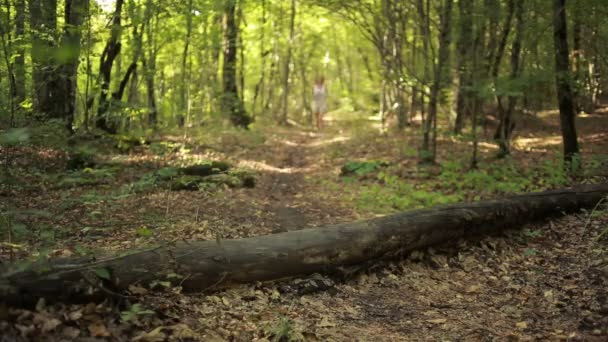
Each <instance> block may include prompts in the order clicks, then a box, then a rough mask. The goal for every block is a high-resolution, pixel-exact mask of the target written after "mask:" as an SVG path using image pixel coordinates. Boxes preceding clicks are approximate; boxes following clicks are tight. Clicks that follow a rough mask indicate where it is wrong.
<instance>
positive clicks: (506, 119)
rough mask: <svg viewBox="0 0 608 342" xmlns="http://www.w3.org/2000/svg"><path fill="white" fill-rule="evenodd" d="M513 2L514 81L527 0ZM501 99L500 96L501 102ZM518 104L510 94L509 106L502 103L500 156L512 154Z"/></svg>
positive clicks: (512, 78) (516, 75)
mask: <svg viewBox="0 0 608 342" xmlns="http://www.w3.org/2000/svg"><path fill="white" fill-rule="evenodd" d="M511 2H512V3H513V6H514V7H513V11H514V14H515V38H514V39H513V46H512V47H511V75H510V76H509V78H510V79H511V81H512V82H513V83H515V81H516V80H517V79H518V78H519V74H520V69H521V65H520V54H521V41H522V36H523V30H524V2H525V0H518V1H511ZM500 101H501V99H500V96H499V103H500ZM516 104H517V97H515V96H509V97H508V104H507V108H506V109H504V108H503V107H502V105H500V106H499V108H500V114H501V115H500V122H499V123H498V128H497V131H496V134H495V137H497V138H498V149H499V151H498V157H499V158H501V157H505V156H507V155H509V154H511V135H512V134H513V129H514V128H515V120H514V117H513V114H514V112H515V105H516Z"/></svg>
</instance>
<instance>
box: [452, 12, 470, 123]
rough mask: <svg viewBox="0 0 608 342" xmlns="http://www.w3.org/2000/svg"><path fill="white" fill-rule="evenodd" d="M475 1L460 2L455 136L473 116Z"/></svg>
mask: <svg viewBox="0 0 608 342" xmlns="http://www.w3.org/2000/svg"><path fill="white" fill-rule="evenodd" d="M473 5H474V4H473V0H461V1H458V9H459V12H460V13H459V14H460V36H459V38H458V43H457V45H458V46H457V50H458V95H457V98H456V120H455V122H454V134H461V133H462V129H463V128H464V123H465V121H466V119H467V118H468V117H470V114H471V103H472V101H474V99H473V98H472V96H471V94H472V92H471V85H472V84H471V78H472V76H471V72H472V70H471V59H472V58H471V57H472V55H471V53H472V52H473V46H472V45H473Z"/></svg>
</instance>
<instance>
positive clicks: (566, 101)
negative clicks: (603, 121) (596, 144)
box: [553, 0, 579, 169]
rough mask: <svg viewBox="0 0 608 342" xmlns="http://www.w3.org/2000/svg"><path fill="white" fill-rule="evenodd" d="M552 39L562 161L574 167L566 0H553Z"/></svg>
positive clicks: (574, 135) (574, 144)
mask: <svg viewBox="0 0 608 342" xmlns="http://www.w3.org/2000/svg"><path fill="white" fill-rule="evenodd" d="M553 40H554V44H555V75H556V76H555V78H556V79H555V84H556V87H557V101H558V103H559V117H560V124H561V130H562V139H563V144H564V162H565V163H566V164H571V167H572V168H573V169H574V168H576V165H575V164H576V163H573V161H574V158H575V157H576V156H577V155H578V153H579V147H578V139H577V136H576V124H575V116H576V115H575V112H574V99H573V94H572V86H571V84H570V61H569V52H568V26H567V21H566V0H553Z"/></svg>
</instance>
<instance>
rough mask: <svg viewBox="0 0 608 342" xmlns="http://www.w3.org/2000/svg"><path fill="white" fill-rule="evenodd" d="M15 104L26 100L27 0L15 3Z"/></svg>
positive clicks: (19, 0)
mask: <svg viewBox="0 0 608 342" xmlns="http://www.w3.org/2000/svg"><path fill="white" fill-rule="evenodd" d="M15 39H16V40H17V43H16V44H15V51H16V55H15V62H14V66H15V67H14V68H15V102H16V103H15V104H16V105H17V106H18V105H19V104H20V103H21V102H23V101H24V100H25V39H26V37H25V0H17V1H16V3H15Z"/></svg>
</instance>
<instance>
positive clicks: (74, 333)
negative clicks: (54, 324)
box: [61, 327, 80, 340]
mask: <svg viewBox="0 0 608 342" xmlns="http://www.w3.org/2000/svg"><path fill="white" fill-rule="evenodd" d="M61 333H62V334H63V336H65V337H67V338H69V339H72V340H73V339H75V338H76V337H78V336H80V330H78V329H76V328H74V327H65V328H63V331H62V332H61Z"/></svg>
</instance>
